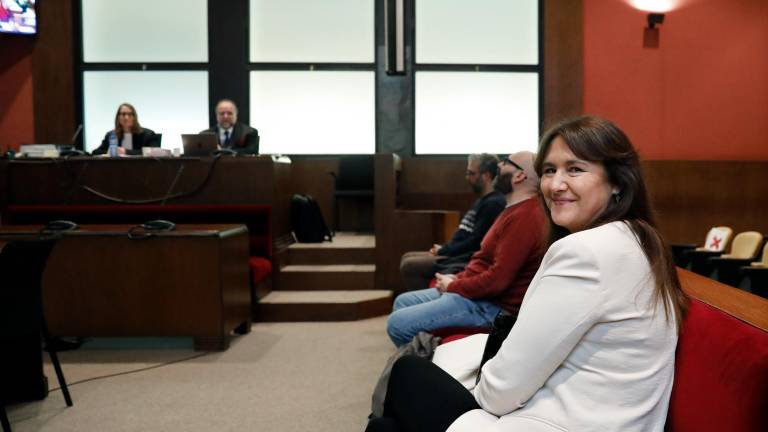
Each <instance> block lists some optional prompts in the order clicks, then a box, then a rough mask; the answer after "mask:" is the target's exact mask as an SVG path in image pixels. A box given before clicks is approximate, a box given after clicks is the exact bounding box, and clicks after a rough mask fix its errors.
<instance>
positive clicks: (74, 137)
mask: <svg viewBox="0 0 768 432" xmlns="http://www.w3.org/2000/svg"><path fill="white" fill-rule="evenodd" d="M82 130H83V124H82V123H80V124H79V125H78V126H77V129H76V130H75V134H74V135H72V142H71V144H72V147H74V146H75V142H76V141H77V136H78V135H80V131H82Z"/></svg>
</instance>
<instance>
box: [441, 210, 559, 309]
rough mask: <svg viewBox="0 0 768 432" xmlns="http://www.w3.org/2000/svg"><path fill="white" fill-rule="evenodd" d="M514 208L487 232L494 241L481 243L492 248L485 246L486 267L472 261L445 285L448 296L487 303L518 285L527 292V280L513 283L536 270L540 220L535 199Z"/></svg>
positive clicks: (540, 229)
mask: <svg viewBox="0 0 768 432" xmlns="http://www.w3.org/2000/svg"><path fill="white" fill-rule="evenodd" d="M517 207H518V208H510V209H509V210H511V211H508V212H506V214H504V213H502V215H501V216H500V217H499V218H498V219H497V220H496V223H495V224H494V226H493V227H492V228H491V230H490V231H489V232H488V235H493V236H494V238H493V239H488V238H487V239H485V240H484V243H486V240H491V241H492V244H487V245H486V246H492V249H490V250H488V251H486V252H490V253H491V254H492V255H490V257H491V259H492V262H491V263H490V265H487V264H486V265H483V264H482V263H478V262H474V263H473V261H475V257H473V259H472V261H470V263H469V264H468V265H467V269H466V270H465V271H464V272H462V273H460V274H459V275H458V278H457V279H456V280H455V281H453V282H452V283H451V284H450V285H448V291H449V292H454V293H457V294H460V295H461V296H463V297H466V298H470V299H489V298H494V297H499V296H501V294H502V293H504V292H505V291H506V290H508V289H510V288H511V287H513V286H514V285H516V284H517V283H519V282H523V283H524V284H525V286H526V288H527V284H528V283H529V282H530V280H527V281H518V280H516V279H517V278H518V277H519V276H520V277H525V278H528V279H530V278H531V277H532V276H533V275H532V274H529V273H530V271H529V268H530V267H531V264H533V266H535V267H538V262H539V261H540V258H541V252H542V250H541V246H542V242H543V226H544V216H543V213H542V211H541V208H540V204H539V203H538V200H537V199H536V198H532V199H529V200H526V201H524V202H522V203H520V204H519V205H518V206H517ZM481 251H482V249H481ZM473 264H474V265H473ZM486 266H487V268H485V270H484V271H483V267H486ZM478 267H479V268H478ZM524 267H525V269H524ZM523 270H524V271H523ZM521 273H523V274H521ZM534 273H535V271H534Z"/></svg>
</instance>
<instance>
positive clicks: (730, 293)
mask: <svg viewBox="0 0 768 432" xmlns="http://www.w3.org/2000/svg"><path fill="white" fill-rule="evenodd" d="M680 281H681V283H682V285H683V290H684V291H685V292H686V294H688V296H689V297H690V299H691V302H690V309H689V311H688V314H687V316H686V317H685V320H684V322H683V327H682V329H681V332H680V337H679V340H678V344H677V352H676V356H675V379H674V384H673V387H672V396H671V398H670V402H669V413H668V416H667V425H666V428H665V430H666V431H667V432H686V431H696V432H709V431H712V432H715V431H718V432H719V431H726V430H727V431H729V432H752V431H765V430H768V409H766V406H765V403H766V401H768V300H766V299H763V298H761V297H757V296H755V295H752V294H749V293H747V292H744V291H741V290H738V289H736V288H733V287H730V286H726V285H724V284H721V283H719V282H716V281H713V280H711V279H708V278H705V277H703V276H700V275H697V274H694V273H691V272H688V271H686V270H680ZM487 331H488V329H480V328H450V329H439V330H437V331H435V332H434V334H435V335H437V336H441V337H443V340H442V343H448V342H450V341H453V340H456V339H460V338H462V337H464V336H469V335H470V334H473V333H479V332H487Z"/></svg>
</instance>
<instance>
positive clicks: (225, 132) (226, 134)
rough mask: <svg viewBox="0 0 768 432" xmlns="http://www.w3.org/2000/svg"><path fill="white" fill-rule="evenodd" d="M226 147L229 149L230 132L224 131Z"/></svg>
mask: <svg viewBox="0 0 768 432" xmlns="http://www.w3.org/2000/svg"><path fill="white" fill-rule="evenodd" d="M224 147H229V131H228V130H227V131H224Z"/></svg>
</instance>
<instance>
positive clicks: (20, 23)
mask: <svg viewBox="0 0 768 432" xmlns="http://www.w3.org/2000/svg"><path fill="white" fill-rule="evenodd" d="M0 33H14V34H36V33H37V13H35V0H0Z"/></svg>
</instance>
